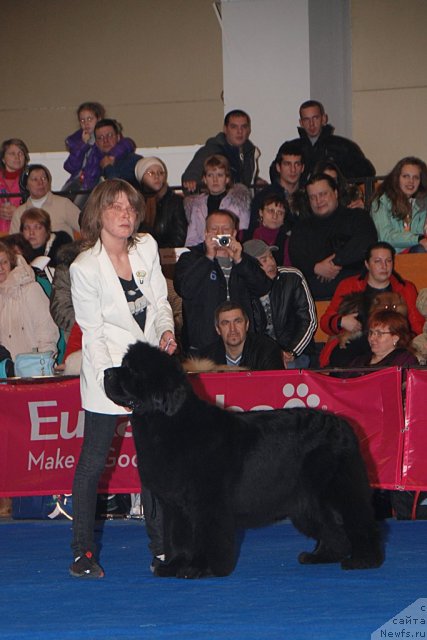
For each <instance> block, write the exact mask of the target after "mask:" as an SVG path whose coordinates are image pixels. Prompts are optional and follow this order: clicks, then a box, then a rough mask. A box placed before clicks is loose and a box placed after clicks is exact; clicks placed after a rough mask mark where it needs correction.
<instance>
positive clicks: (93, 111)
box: [62, 102, 105, 191]
mask: <svg viewBox="0 0 427 640" xmlns="http://www.w3.org/2000/svg"><path fill="white" fill-rule="evenodd" d="M104 117H105V109H104V107H103V106H102V104H100V103H99V102H83V103H82V104H81V105H80V106H79V108H78V109H77V118H78V120H79V124H80V128H79V129H77V131H75V132H74V133H72V134H71V135H70V136H68V138H66V140H65V144H66V146H67V149H68V151H69V156H68V158H67V159H66V160H65V162H64V169H65V170H66V171H68V173H70V174H71V176H70V178H69V179H68V180H67V182H66V183H65V184H64V186H63V187H62V189H63V190H64V191H80V190H84V189H92V188H93V187H94V186H95V184H96V183H97V182H98V177H99V176H98V175H97V176H96V179H95V178H94V176H92V175H90V172H89V173H88V172H87V170H86V171H85V169H86V167H87V164H88V160H89V158H90V156H91V154H92V153H93V152H94V148H95V134H94V130H95V125H96V123H97V122H98V120H101V119H102V118H104Z"/></svg>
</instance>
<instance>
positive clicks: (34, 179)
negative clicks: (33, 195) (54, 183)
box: [28, 174, 49, 183]
mask: <svg viewBox="0 0 427 640" xmlns="http://www.w3.org/2000/svg"><path fill="white" fill-rule="evenodd" d="M28 182H43V183H46V182H49V180H48V179H47V178H46V176H32V175H31V174H30V175H29V176H28Z"/></svg>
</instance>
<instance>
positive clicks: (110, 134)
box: [95, 131, 117, 142]
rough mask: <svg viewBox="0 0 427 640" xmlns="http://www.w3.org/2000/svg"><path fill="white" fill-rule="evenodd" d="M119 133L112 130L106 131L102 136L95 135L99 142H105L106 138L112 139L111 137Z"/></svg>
mask: <svg viewBox="0 0 427 640" xmlns="http://www.w3.org/2000/svg"><path fill="white" fill-rule="evenodd" d="M116 135H117V134H116V133H113V132H112V131H110V133H105V134H104V135H102V136H95V138H96V141H97V142H98V141H99V142H105V141H106V140H111V138H114V137H115V136H116Z"/></svg>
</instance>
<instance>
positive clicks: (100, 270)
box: [70, 234, 174, 414]
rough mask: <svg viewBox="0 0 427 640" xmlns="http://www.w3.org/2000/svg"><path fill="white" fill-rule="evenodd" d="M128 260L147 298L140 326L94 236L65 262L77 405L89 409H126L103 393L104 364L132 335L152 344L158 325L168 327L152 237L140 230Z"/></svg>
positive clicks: (118, 355)
mask: <svg viewBox="0 0 427 640" xmlns="http://www.w3.org/2000/svg"><path fill="white" fill-rule="evenodd" d="M129 260H130V264H131V267H132V273H133V277H134V279H135V282H136V284H137V286H138V288H139V289H140V290H141V291H142V293H143V294H144V296H145V298H146V300H147V316H146V322H145V329H144V332H142V331H141V329H140V327H139V325H138V323H137V322H136V320H134V318H133V316H132V314H131V313H130V311H129V307H128V304H127V301H126V296H125V294H124V291H123V289H122V286H121V284H120V281H119V278H118V276H117V274H116V271H115V269H114V267H113V265H112V262H111V260H110V258H109V257H108V254H107V252H106V251H105V249H104V247H103V246H102V243H101V242H100V241H98V242H97V243H96V245H95V246H94V247H93V248H91V249H88V250H86V251H83V252H82V253H80V254H79V255H78V256H77V258H76V259H75V261H74V262H73V263H72V265H71V267H70V275H71V294H72V297H73V305H74V311H75V315H76V321H77V323H78V324H79V326H80V328H81V330H82V332H83V342H82V352H83V357H82V370H81V376H80V391H81V397H82V406H83V408H84V409H87V410H88V411H93V412H94V413H107V414H126V413H127V411H126V410H125V409H124V408H123V407H119V406H118V405H116V404H114V402H112V401H111V400H109V399H108V398H107V396H106V395H105V392H104V371H105V369H107V368H108V367H115V366H119V365H120V364H121V361H122V358H123V355H124V354H125V352H126V350H127V348H128V346H129V345H130V344H133V343H135V342H136V341H137V340H143V341H145V342H149V343H150V344H152V345H154V346H158V344H159V341H160V338H161V335H162V334H163V332H164V331H172V332H173V331H174V322H173V315H172V310H171V308H170V305H169V302H168V300H167V286H166V280H165V278H164V276H163V273H162V271H161V268H160V261H159V254H158V250H157V244H156V242H155V240H154V238H152V236H150V235H149V234H141V235H140V236H139V238H138V241H137V244H136V246H135V247H133V248H132V249H131V250H130V251H129Z"/></svg>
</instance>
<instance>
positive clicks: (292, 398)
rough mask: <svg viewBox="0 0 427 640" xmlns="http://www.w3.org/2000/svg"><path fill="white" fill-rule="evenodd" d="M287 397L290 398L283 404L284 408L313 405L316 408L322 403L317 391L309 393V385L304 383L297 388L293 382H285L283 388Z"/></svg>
mask: <svg viewBox="0 0 427 640" xmlns="http://www.w3.org/2000/svg"><path fill="white" fill-rule="evenodd" d="M282 391H283V395H284V396H285V398H289V400H287V401H286V402H285V404H284V405H283V408H284V409H290V408H292V407H311V408H312V409H315V408H316V407H318V406H319V404H320V398H319V396H318V395H317V394H316V393H309V392H308V391H309V389H308V386H307V385H306V384H304V383H302V384H299V385H298V386H297V387H296V388H295V387H294V385H293V384H290V383H288V384H285V386H284V387H283V389H282Z"/></svg>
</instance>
